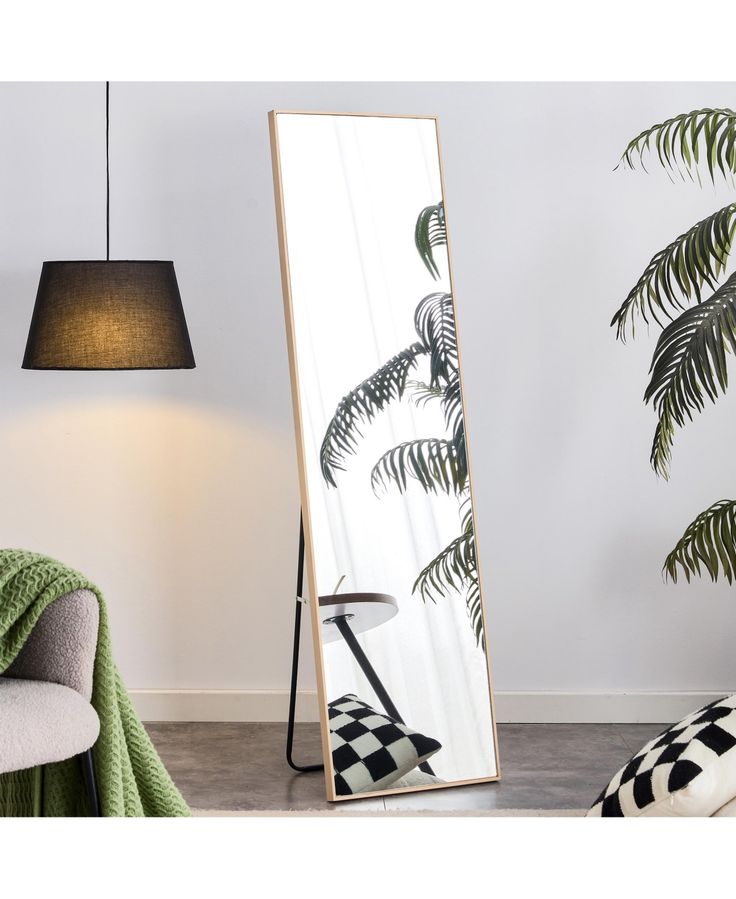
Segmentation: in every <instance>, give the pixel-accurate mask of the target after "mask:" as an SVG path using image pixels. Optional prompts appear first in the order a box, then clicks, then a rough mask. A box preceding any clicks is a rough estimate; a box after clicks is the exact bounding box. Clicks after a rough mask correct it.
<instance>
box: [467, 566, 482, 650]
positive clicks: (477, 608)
mask: <svg viewBox="0 0 736 899" xmlns="http://www.w3.org/2000/svg"><path fill="white" fill-rule="evenodd" d="M465 608H466V609H467V612H468V618H469V619H470V626H471V627H472V628H473V633H474V634H475V639H476V642H477V644H478V646H481V647H483V648H485V640H484V637H483V604H482V603H481V598H480V583H479V581H478V577H477V575H476V577H474V578H472V579H471V581H470V587H469V588H468V592H467V594H466V595H465Z"/></svg>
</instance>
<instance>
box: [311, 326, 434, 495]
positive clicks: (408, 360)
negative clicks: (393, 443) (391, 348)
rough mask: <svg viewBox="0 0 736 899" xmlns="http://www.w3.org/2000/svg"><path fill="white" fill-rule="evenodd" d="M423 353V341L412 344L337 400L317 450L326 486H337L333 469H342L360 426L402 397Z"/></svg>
mask: <svg viewBox="0 0 736 899" xmlns="http://www.w3.org/2000/svg"><path fill="white" fill-rule="evenodd" d="M426 352H427V350H426V348H425V346H424V344H423V343H418V342H417V343H413V344H412V345H411V346H410V347H408V348H407V349H405V350H402V351H401V352H400V353H397V354H396V355H395V356H394V357H393V358H392V359H389V361H388V362H387V363H386V364H385V365H383V366H381V368H379V369H378V371H376V372H374V373H373V374H372V375H371V376H370V377H369V378H366V380H365V381H363V382H362V383H360V384H358V386H357V387H356V388H355V389H354V390H351V391H350V393H348V394H347V395H346V396H344V397H343V398H342V399H341V400H340V402H339V404H338V406H337V409H336V410H335V414H334V415H333V417H332V420H331V421H330V423H329V425H328V426H327V430H326V432H325V436H324V439H323V440H322V447H321V449H320V466H321V469H322V477H323V478H324V479H325V481H326V482H327V483H328V484H329V485H330V486H332V487H336V486H337V484H336V482H335V472H336V471H337V470H340V471H343V470H344V467H343V464H342V463H343V461H344V459H345V456H347V455H352V454H354V453H355V451H356V449H357V446H358V440H359V438H360V437H362V436H363V435H362V432H361V430H360V425H361V424H364V423H367V422H371V421H372V420H373V419H374V418H375V417H376V415H377V414H378V412H380V411H381V410H383V409H385V408H386V406H387V405H388V404H389V403H390V402H392V401H393V400H399V399H401V398H402V396H403V395H404V392H405V390H406V384H407V376H408V374H409V372H410V371H411V370H412V369H413V368H414V367H415V366H416V364H417V358H418V357H419V356H422V355H424V354H425V353H426Z"/></svg>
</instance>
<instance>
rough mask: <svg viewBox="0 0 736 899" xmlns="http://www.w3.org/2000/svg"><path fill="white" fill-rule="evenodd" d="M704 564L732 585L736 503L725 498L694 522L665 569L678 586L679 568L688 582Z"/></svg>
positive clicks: (735, 557)
mask: <svg viewBox="0 0 736 899" xmlns="http://www.w3.org/2000/svg"><path fill="white" fill-rule="evenodd" d="M701 565H702V566H703V568H705V570H706V571H707V572H708V574H709V575H710V577H711V580H713V581H715V580H717V579H718V576H719V574H721V573H722V574H723V576H724V577H725V578H726V580H727V581H728V583H729V584H732V583H733V581H734V578H736V501H734V500H731V499H722V500H719V501H718V502H717V503H714V504H713V505H712V506H710V507H709V508H708V509H706V510H705V512H701V513H700V515H698V517H697V518H696V519H695V521H693V522H691V523H690V524H689V525H688V527H687V529H686V531H685V533H684V534H683V535H682V538H681V539H680V540H679V541H678V543H677V546H675V548H674V549H673V550H672V552H671V553H670V554H669V555H668V556H667V558H666V559H665V563H664V567H663V568H662V570H663V571H664V572H665V575H666V576H667V577H669V578H671V579H672V580H673V581H674V582H675V583H677V570H678V567H679V568H681V569H682V572H683V574H684V575H685V579H686V580H687V582H688V583H690V578H691V577H694V576H695V575H700V573H701Z"/></svg>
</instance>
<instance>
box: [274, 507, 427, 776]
mask: <svg viewBox="0 0 736 899" xmlns="http://www.w3.org/2000/svg"><path fill="white" fill-rule="evenodd" d="M303 588H304V519H303V518H302V517H301V516H300V517H299V559H298V562H297V573H296V610H295V613H294V651H293V654H292V657H291V691H290V693H289V721H288V724H287V729H286V761H287V762H288V763H289V765H290V766H291V767H292V768H293V769H294V770H295V771H324V767H325V766H324V765H297V764H296V763H295V762H294V759H293V758H292V750H293V748H294V722H295V717H296V692H297V691H296V688H297V674H298V671H299V639H300V636H301V629H302V604H303V602H304V600H303V598H302V590H303ZM349 617H350V616H349V615H336V616H335V617H334V618H332V619H331V621H332V623H333V624H334V625H335V627H336V628H337V629H338V630H339V631H340V634H341V636H342V638H343V640H345V642H346V643H347V645H348V649H349V650H350V651H351V652H352V654H353V656H354V658H355V661H356V662H357V663H358V665H359V666H360V669H361V671H362V672H363V674H364V675H365V676H366V679H367V681H368V683H369V684H370V685H371V687H372V688H373V692H374V693H375V694H376V696H377V697H378V700H379V702H380V703H381V705H382V706H383V707H384V709H385V710H386V712H387V713H388V714H389V715H391V717H392V718H395V719H396V720H397V721H399V722H401V724H404V719H403V718H402V717H401V715H400V714H399V710H398V709H397V708H396V706H395V705H394V703H393V700H392V699H391V697H390V696H389V695H388V693H387V692H386V688H385V687H384V686H383V684H382V683H381V679H380V678H379V676H378V674H376V669H375V668H374V667H373V665H371V663H370V660H369V658H368V656H367V655H366V654H365V653H364V652H363V647H362V646H361V645H360V643H358V640H357V638H356V636H355V634H354V633H353V629H352V628H351V627H350V625H349V624H348V619H349ZM419 770H420V771H424V772H425V774H432V775H433V774H434V771H433V770H432V768H431V767H430V766H429V764H428V763H427V762H423V763H422V764H421V765H420V766H419Z"/></svg>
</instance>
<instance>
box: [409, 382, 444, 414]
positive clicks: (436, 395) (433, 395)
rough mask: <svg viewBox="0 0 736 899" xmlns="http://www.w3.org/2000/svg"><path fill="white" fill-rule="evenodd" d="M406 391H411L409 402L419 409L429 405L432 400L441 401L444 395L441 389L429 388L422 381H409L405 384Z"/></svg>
mask: <svg viewBox="0 0 736 899" xmlns="http://www.w3.org/2000/svg"><path fill="white" fill-rule="evenodd" d="M406 389H407V390H410V391H411V400H412V402H413V403H414V405H415V406H419V407H420V408H422V407H423V406H426V405H427V403H431V402H432V400H441V399H442V398H443V397H444V395H445V391H444V390H443V388H442V387H430V386H429V384H426V383H425V382H424V381H412V380H411V379H409V380H408V381H407V382H406Z"/></svg>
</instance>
